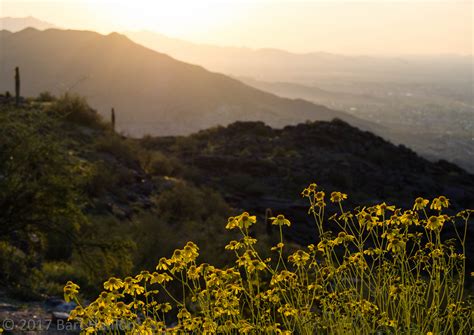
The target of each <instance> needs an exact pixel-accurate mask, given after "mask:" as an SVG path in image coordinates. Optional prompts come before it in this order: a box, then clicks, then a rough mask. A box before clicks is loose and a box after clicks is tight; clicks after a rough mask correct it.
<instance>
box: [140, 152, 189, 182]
mask: <svg viewBox="0 0 474 335" xmlns="http://www.w3.org/2000/svg"><path fill="white" fill-rule="evenodd" d="M140 164H141V166H142V168H143V170H145V172H146V173H148V174H150V175H152V176H176V175H179V174H180V173H181V170H182V168H181V165H180V163H179V161H178V160H177V159H176V158H174V157H169V156H166V155H165V154H163V153H162V152H159V151H151V150H142V151H141V152H140Z"/></svg>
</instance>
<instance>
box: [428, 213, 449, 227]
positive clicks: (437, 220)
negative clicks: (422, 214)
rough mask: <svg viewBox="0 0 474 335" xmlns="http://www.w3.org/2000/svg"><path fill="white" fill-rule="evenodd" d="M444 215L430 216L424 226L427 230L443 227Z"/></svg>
mask: <svg viewBox="0 0 474 335" xmlns="http://www.w3.org/2000/svg"><path fill="white" fill-rule="evenodd" d="M444 221H445V219H444V216H442V215H440V216H431V217H430V218H429V219H428V221H427V223H426V228H427V229H429V230H437V229H440V228H442V227H443V224H444Z"/></svg>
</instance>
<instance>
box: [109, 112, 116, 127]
mask: <svg viewBox="0 0 474 335" xmlns="http://www.w3.org/2000/svg"><path fill="white" fill-rule="evenodd" d="M110 123H111V124H112V130H113V131H115V109H114V108H113V107H112V111H111V112H110Z"/></svg>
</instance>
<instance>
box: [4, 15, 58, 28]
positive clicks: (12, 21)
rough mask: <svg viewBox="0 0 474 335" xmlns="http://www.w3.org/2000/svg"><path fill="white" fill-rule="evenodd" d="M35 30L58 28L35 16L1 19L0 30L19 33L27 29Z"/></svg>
mask: <svg viewBox="0 0 474 335" xmlns="http://www.w3.org/2000/svg"><path fill="white" fill-rule="evenodd" d="M30 27H31V28H35V29H38V30H45V29H51V28H58V27H57V26H55V25H54V24H52V23H49V22H45V21H42V20H39V19H37V18H35V17H33V16H28V17H0V30H8V31H11V32H17V31H20V30H23V29H25V28H30Z"/></svg>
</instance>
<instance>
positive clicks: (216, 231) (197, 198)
mask: <svg viewBox="0 0 474 335" xmlns="http://www.w3.org/2000/svg"><path fill="white" fill-rule="evenodd" d="M154 203H155V206H156V213H142V214H141V215H139V216H137V217H136V218H135V219H134V226H133V231H132V233H131V236H133V238H134V240H135V241H136V243H137V252H136V261H135V263H136V265H137V266H138V267H139V269H143V268H145V269H152V268H154V266H155V265H156V261H157V260H158V259H160V258H161V257H163V256H166V255H168V254H169V253H170V252H172V251H173V250H174V249H176V248H177V247H179V246H181V245H183V243H185V242H186V241H188V240H190V239H192V240H194V241H196V243H200V244H202V250H201V251H202V252H201V254H202V258H203V260H204V261H206V262H213V263H216V262H218V263H219V264H221V265H223V261H224V258H223V257H222V255H219V254H216V253H215V248H216V247H224V246H225V244H226V238H225V235H224V233H225V229H224V227H222V225H221V224H220V222H222V221H223V220H225V218H226V217H227V216H228V215H229V213H230V209H229V207H228V205H227V204H226V203H225V202H224V200H223V199H222V197H221V196H220V195H219V194H218V193H216V192H214V191H211V190H208V189H199V188H197V187H194V186H190V185H186V184H177V185H174V186H173V187H172V188H170V189H168V190H165V191H163V192H162V193H161V194H160V195H159V196H158V197H157V198H156V199H155V200H154ZM210 240H211V241H212V243H206V242H207V241H210Z"/></svg>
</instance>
